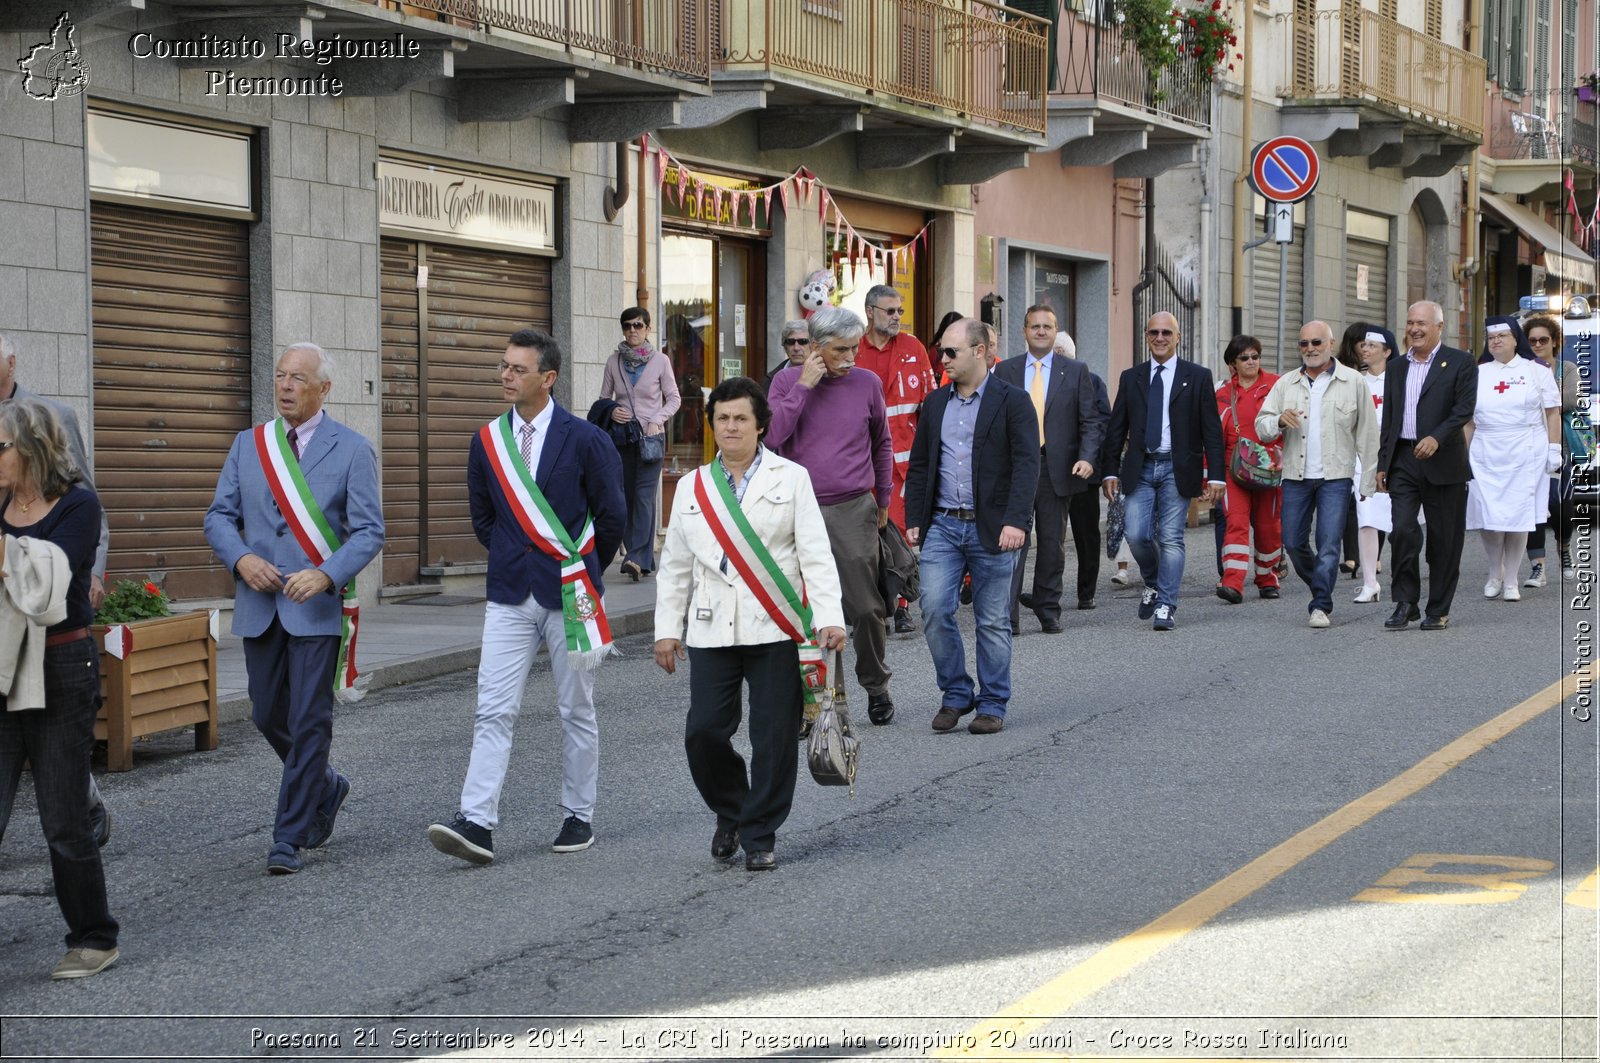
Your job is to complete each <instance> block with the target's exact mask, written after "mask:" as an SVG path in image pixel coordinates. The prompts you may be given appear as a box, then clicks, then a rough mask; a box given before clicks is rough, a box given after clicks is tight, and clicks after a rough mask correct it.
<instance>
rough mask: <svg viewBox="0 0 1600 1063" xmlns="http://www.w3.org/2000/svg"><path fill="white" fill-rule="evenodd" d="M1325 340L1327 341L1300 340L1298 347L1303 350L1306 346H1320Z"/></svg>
mask: <svg viewBox="0 0 1600 1063" xmlns="http://www.w3.org/2000/svg"><path fill="white" fill-rule="evenodd" d="M1327 342H1328V341H1327V340H1301V341H1300V349H1301V350H1302V351H1303V350H1305V349H1306V348H1307V347H1321V346H1322V345H1323V344H1324V343H1327Z"/></svg>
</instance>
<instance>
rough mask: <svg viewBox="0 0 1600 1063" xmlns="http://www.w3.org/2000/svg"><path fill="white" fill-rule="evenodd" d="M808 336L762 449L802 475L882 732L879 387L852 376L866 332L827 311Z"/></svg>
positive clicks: (886, 713)
mask: <svg viewBox="0 0 1600 1063" xmlns="http://www.w3.org/2000/svg"><path fill="white" fill-rule="evenodd" d="M807 327H808V329H809V331H810V333H811V353H810V355H809V356H808V357H807V358H806V360H805V363H804V364H803V365H800V366H798V367H790V368H788V369H785V370H783V371H782V372H780V373H779V374H778V375H777V376H775V377H773V378H772V390H771V393H770V394H769V396H768V401H769V402H770V403H771V405H772V426H771V427H770V428H768V429H767V435H766V439H765V440H764V442H765V443H766V444H767V446H769V447H771V448H772V449H773V450H775V451H777V452H778V453H779V454H781V455H783V456H784V457H786V458H788V459H789V460H791V461H794V462H797V463H798V464H800V465H803V466H805V468H806V471H807V472H809V473H810V474H811V486H812V487H813V488H814V489H815V490H816V492H817V502H818V503H820V504H821V506H822V521H823V523H824V524H826V525H827V528H828V540H829V542H830V544H831V545H832V547H833V561H834V564H835V565H836V566H837V567H838V569H839V585H840V588H841V589H842V590H843V592H844V618H845V622H846V623H848V624H851V625H853V626H854V628H855V636H854V638H855V647H856V681H857V682H859V683H860V684H861V687H862V689H863V690H865V691H866V692H867V718H868V719H870V720H871V721H872V722H873V723H875V724H880V725H881V724H886V723H888V722H889V721H890V720H891V719H893V718H894V701H893V700H892V699H890V697H889V676H890V675H891V674H892V673H891V672H890V671H889V666H888V663H887V662H886V661H885V659H884V643H885V633H884V623H883V621H884V615H885V614H884V608H883V591H882V588H881V587H880V586H879V578H878V529H880V528H882V527H883V526H884V524H885V523H887V522H888V520H889V495H890V492H891V491H892V490H893V485H894V479H893V477H894V453H893V450H892V448H891V446H890V443H889V418H888V414H887V412H886V411H885V409H884V403H883V385H882V384H881V383H879V381H878V376H877V374H876V373H870V372H868V371H867V370H865V369H857V368H855V361H856V349H857V347H858V346H859V345H860V343H861V335H862V333H864V332H865V331H866V324H865V323H864V322H862V320H861V319H860V318H859V317H857V316H856V315H855V314H854V313H853V312H851V311H849V310H845V309H842V308H840V307H828V308H827V309H824V310H819V311H817V313H815V314H813V315H812V317H811V320H810V321H808V322H807Z"/></svg>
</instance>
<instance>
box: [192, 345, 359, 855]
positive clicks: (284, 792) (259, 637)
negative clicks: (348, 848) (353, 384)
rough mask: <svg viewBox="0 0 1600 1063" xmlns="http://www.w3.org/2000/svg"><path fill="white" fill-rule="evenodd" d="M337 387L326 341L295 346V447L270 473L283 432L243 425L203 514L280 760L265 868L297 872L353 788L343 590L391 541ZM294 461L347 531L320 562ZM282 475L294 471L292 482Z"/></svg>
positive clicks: (282, 396) (256, 707)
mask: <svg viewBox="0 0 1600 1063" xmlns="http://www.w3.org/2000/svg"><path fill="white" fill-rule="evenodd" d="M332 387H333V360H332V359H331V358H329V357H328V355H327V354H326V353H325V352H324V351H323V350H322V348H321V347H318V346H317V345H316V344H314V343H297V344H294V345H293V346H291V347H289V348H287V349H286V350H285V351H284V352H283V355H282V356H281V357H280V358H279V359H278V366H277V370H276V372H275V374H274V378H273V393H274V396H275V397H276V400H277V408H278V414H279V416H280V417H281V418H282V420H283V422H284V426H285V429H286V434H287V439H288V442H289V447H290V454H289V455H280V458H281V460H282V461H283V462H284V463H285V464H284V465H283V466H282V467H279V468H278V469H277V472H276V473H275V472H274V471H273V470H272V469H271V468H269V465H268V464H264V463H263V461H262V457H261V452H262V441H263V440H271V439H273V438H275V433H274V432H272V431H270V429H272V428H274V427H275V422H268V425H267V426H266V427H267V429H269V431H267V432H265V433H264V434H261V432H260V429H249V430H247V431H244V432H240V433H239V434H238V435H237V436H235V437H234V440H233V446H232V447H231V448H229V450H228V460H227V462H226V463H225V464H224V465H223V466H222V475H221V477H220V478H219V479H218V480H217V493H216V496H215V497H214V498H213V499H212V500H211V508H210V509H208V510H207V511H206V541H207V542H209V543H210V544H211V549H212V550H214V551H215V552H216V555H217V557H218V558H219V559H220V560H221V561H222V563H223V564H225V565H227V566H228V568H229V570H230V571H231V572H232V573H233V574H234V577H235V579H236V580H237V582H236V584H235V587H234V600H233V633H234V634H235V635H239V636H241V637H243V639H244V661H245V670H246V673H247V675H248V682H249V689H250V704H251V715H252V718H253V719H254V720H255V725H256V727H257V728H258V729H260V731H261V733H262V735H264V736H265V737H266V739H267V742H268V743H270V744H271V746H272V748H273V751H274V752H276V753H277V754H278V758H279V759H280V760H282V761H283V776H282V778H281V780H280V781H279V784H278V811H277V819H276V821H275V823H274V825H273V828H272V849H271V851H270V852H269V853H268V854H267V870H268V871H269V872H271V873H272V874H277V875H286V874H293V873H294V872H296V871H299V870H300V867H301V860H300V850H301V849H302V848H311V849H315V848H317V847H319V846H321V845H322V844H323V843H324V842H326V841H327V840H328V837H329V836H330V835H331V834H332V833H333V821H334V817H335V816H337V815H338V814H339V808H340V806H341V805H342V804H343V803H344V799H345V797H346V796H347V795H348V794H349V793H350V781H349V780H348V779H346V778H345V777H344V776H343V775H340V774H339V773H338V772H336V771H334V770H333V769H332V767H330V766H329V764H328V750H329V747H330V746H331V745H332V742H333V685H334V677H335V672H336V669H337V667H338V664H339V657H340V643H341V635H342V632H343V621H344V610H343V598H342V592H343V590H344V587H345V585H346V584H347V583H349V582H350V581H351V580H353V579H355V577H356V574H357V573H359V572H360V571H361V570H362V569H363V568H366V567H367V564H368V563H369V562H371V561H372V559H373V558H375V557H377V556H378V551H379V550H381V549H383V507H382V498H381V494H380V491H379V484H378V463H377V459H376V458H375V457H374V455H373V451H372V444H371V443H370V442H368V440H367V439H366V437H365V436H363V435H361V434H360V433H358V432H355V431H354V430H352V429H350V428H347V427H346V426H344V425H342V424H340V423H338V422H337V421H335V420H334V419H333V418H331V417H329V416H328V415H327V414H326V413H324V412H323V409H322V404H323V402H324V401H325V400H326V399H327V397H328V392H329V390H330V389H331V388H332ZM291 464H292V465H295V466H298V473H299V478H300V479H301V480H302V481H303V482H304V485H305V487H306V488H307V489H308V490H309V493H310V496H311V499H312V500H313V503H314V505H315V506H316V507H317V508H318V509H320V510H321V512H322V516H323V517H324V518H325V520H326V522H327V524H328V526H329V527H330V528H331V529H332V531H333V533H334V535H335V537H336V538H337V540H338V546H337V548H335V549H331V551H330V552H328V555H327V556H326V557H325V558H324V560H323V561H322V562H321V564H318V563H316V562H315V561H313V560H312V558H311V556H310V555H309V554H308V553H307V551H306V549H305V548H304V546H303V545H302V537H301V534H300V532H304V531H305V529H304V528H303V527H302V528H300V529H299V530H298V531H297V526H296V525H295V524H294V523H292V522H294V521H298V520H299V517H298V516H297V515H296V514H297V512H299V511H298V510H297V507H296V504H295V503H296V502H298V503H300V505H301V506H303V505H305V500H304V497H303V496H302V495H299V494H298V493H297V487H296V486H295V477H294V476H293V475H292V473H293V471H294V470H292V469H290V468H288V466H289V465H291ZM283 472H289V473H290V475H289V476H288V478H287V481H286V480H285V479H284V477H283V476H282V475H280V474H281V473H283ZM286 491H287V492H291V493H295V494H294V501H288V500H289V499H290V495H288V494H283V492H286ZM280 497H281V498H283V499H284V500H285V501H286V504H287V505H288V508H289V510H290V513H289V515H288V517H287V518H286V515H285V513H284V512H283V511H282V509H280ZM307 512H308V511H307ZM327 545H330V544H324V546H327Z"/></svg>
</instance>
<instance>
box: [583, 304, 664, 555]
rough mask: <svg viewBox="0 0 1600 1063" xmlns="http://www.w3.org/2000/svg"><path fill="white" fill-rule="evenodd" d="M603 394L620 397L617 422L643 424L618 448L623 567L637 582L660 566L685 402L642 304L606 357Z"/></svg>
mask: <svg viewBox="0 0 1600 1063" xmlns="http://www.w3.org/2000/svg"><path fill="white" fill-rule="evenodd" d="M600 397H601V398H603V399H613V400H615V401H616V403H617V408H616V409H615V410H613V411H612V413H611V418H612V420H614V421H616V422H617V423H618V424H627V423H628V422H630V421H632V422H637V423H638V425H639V429H640V435H639V437H637V439H636V441H635V442H632V443H629V444H627V445H625V446H624V445H622V444H618V448H617V449H618V450H620V451H621V453H622V493H623V496H624V497H625V498H626V499H627V500H628V525H627V528H626V530H625V531H624V532H623V536H622V548H623V551H624V553H623V556H622V565H621V568H622V571H624V572H626V573H627V574H628V578H629V579H631V580H633V581H634V582H635V583H637V582H638V581H639V577H640V576H644V575H648V574H649V573H650V572H651V571H653V570H654V569H655V567H656V561H655V549H656V497H657V491H658V490H659V488H660V485H661V462H662V459H663V458H664V457H665V456H666V441H667V436H666V430H667V421H668V420H670V419H671V418H672V415H673V414H675V413H677V412H678V406H679V404H680V402H681V400H680V399H679V397H678V381H677V378H676V377H674V376H673V375H672V361H671V360H670V359H669V358H667V356H666V355H664V354H662V353H661V352H660V351H658V350H656V347H655V344H653V343H651V342H650V311H648V310H646V309H645V308H644V307H642V306H633V307H629V308H628V309H626V310H624V311H623V312H622V342H621V343H619V344H617V349H616V350H615V351H613V352H611V357H610V358H608V359H607V360H606V371H605V378H604V380H603V381H602V382H601V385H600Z"/></svg>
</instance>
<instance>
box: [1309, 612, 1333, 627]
mask: <svg viewBox="0 0 1600 1063" xmlns="http://www.w3.org/2000/svg"><path fill="white" fill-rule="evenodd" d="M1329 623H1330V621H1329V620H1328V614H1327V613H1324V612H1323V611H1322V610H1321V609H1313V610H1311V626H1312V627H1327V626H1328V624H1329Z"/></svg>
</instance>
